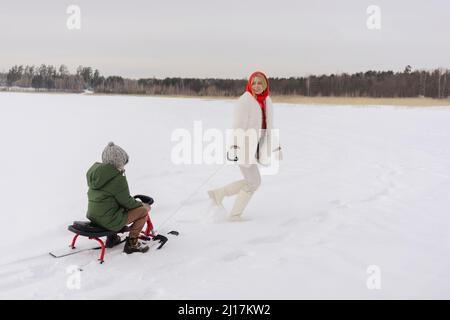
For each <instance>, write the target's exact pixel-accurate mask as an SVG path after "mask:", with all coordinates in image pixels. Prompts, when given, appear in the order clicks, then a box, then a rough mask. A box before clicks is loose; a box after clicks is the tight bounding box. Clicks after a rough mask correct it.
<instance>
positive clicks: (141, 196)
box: [133, 194, 154, 205]
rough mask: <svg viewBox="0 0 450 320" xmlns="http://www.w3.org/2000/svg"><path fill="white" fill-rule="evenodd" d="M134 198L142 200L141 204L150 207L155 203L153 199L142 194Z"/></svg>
mask: <svg viewBox="0 0 450 320" xmlns="http://www.w3.org/2000/svg"><path fill="white" fill-rule="evenodd" d="M133 198H135V199H139V200H141V202H143V203H146V204H148V205H152V204H153V202H154V201H153V198H152V197H149V196H144V195H142V194H137V195H135V196H134V197H133Z"/></svg>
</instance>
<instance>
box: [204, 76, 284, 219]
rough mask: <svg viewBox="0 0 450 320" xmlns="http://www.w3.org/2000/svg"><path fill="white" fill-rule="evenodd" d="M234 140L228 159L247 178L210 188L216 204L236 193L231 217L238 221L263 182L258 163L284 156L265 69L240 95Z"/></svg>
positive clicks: (234, 127) (251, 80)
mask: <svg viewBox="0 0 450 320" xmlns="http://www.w3.org/2000/svg"><path fill="white" fill-rule="evenodd" d="M233 129H234V130H233V131H234V134H233V144H232V146H231V147H230V150H229V151H228V153H227V157H228V160H232V161H236V162H238V163H239V168H240V170H241V172H242V175H243V176H244V179H242V180H238V181H235V182H232V183H230V184H228V185H226V186H224V187H222V188H218V189H214V190H210V191H208V195H209V197H210V198H211V199H212V200H213V201H214V202H215V204H216V205H221V204H222V200H223V198H224V197H225V196H232V195H237V197H236V200H235V203H234V205H233V208H232V209H231V212H230V217H229V218H230V220H232V221H239V220H241V219H242V218H241V217H242V213H243V212H244V209H245V207H246V206H247V204H248V202H249V201H250V199H251V197H252V195H253V194H254V192H255V191H256V190H257V189H258V187H259V186H260V184H261V174H260V172H259V169H258V163H259V164H261V165H269V164H270V161H272V160H273V159H274V158H275V159H276V160H281V158H282V155H281V148H280V146H279V144H278V142H277V139H276V138H277V137H276V136H275V131H274V130H272V129H274V127H273V105H272V100H271V99H270V97H269V82H268V80H267V77H266V76H265V74H264V73H262V72H259V71H257V72H254V73H253V74H252V75H251V76H250V77H249V79H248V83H247V90H246V92H245V93H244V94H243V95H242V96H241V97H240V98H239V99H238V101H237V104H236V107H235V109H234V114H233Z"/></svg>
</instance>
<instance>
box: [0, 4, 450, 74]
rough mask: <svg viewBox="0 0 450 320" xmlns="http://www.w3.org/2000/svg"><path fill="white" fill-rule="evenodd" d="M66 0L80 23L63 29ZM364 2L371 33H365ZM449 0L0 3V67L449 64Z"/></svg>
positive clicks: (315, 70) (271, 70) (163, 69)
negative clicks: (377, 17)
mask: <svg viewBox="0 0 450 320" xmlns="http://www.w3.org/2000/svg"><path fill="white" fill-rule="evenodd" d="M69 5H78V6H79V7H80V9H81V29H80V30H69V29H68V28H67V26H66V22H67V19H68V17H69V14H67V13H66V10H67V8H68V6H69ZM370 5H377V6H379V7H380V9H381V29H380V30H369V29H368V28H367V26H366V21H367V19H368V17H369V14H367V13H366V10H367V8H368V7H369V6H370ZM449 34H450V1H449V0H409V1H406V0H373V1H366V0H341V1H336V0H314V1H313V0H308V1H305V0H271V1H267V0H259V1H255V0H221V1H216V0H189V1H187V0H184V1H182V0H142V1H141V0H135V1H133V0H127V1H115V0H109V1H106V0H71V1H66V0H54V1H50V0H39V1H32V0H29V1H23V0H7V1H6V0H0V71H7V70H8V69H9V68H10V67H11V66H12V65H14V64H42V63H45V64H53V65H60V64H66V65H67V66H68V67H69V69H70V70H71V71H72V72H73V71H74V70H75V68H76V67H77V66H78V65H85V66H92V67H95V68H98V69H99V70H100V71H101V73H102V74H104V75H107V76H108V75H121V76H124V77H130V78H140V77H158V78H164V77H171V76H181V77H201V78H203V77H218V78H245V77H247V76H248V74H249V73H250V72H251V71H253V70H256V69H258V70H262V71H265V72H266V73H267V74H268V75H269V76H270V77H277V76H278V77H282V76H304V75H307V74H320V73H327V74H328V73H335V72H355V71H365V70H368V69H372V70H386V69H392V70H395V71H397V70H403V68H404V67H405V66H406V65H407V64H410V65H411V66H412V67H413V68H414V69H416V68H435V67H450V40H449V38H450V37H449Z"/></svg>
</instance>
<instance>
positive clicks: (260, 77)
mask: <svg viewBox="0 0 450 320" xmlns="http://www.w3.org/2000/svg"><path fill="white" fill-rule="evenodd" d="M256 79H259V80H261V82H262V84H263V90H266V89H267V81H266V79H265V78H264V77H263V76H261V75H256V76H254V77H253V79H252V83H251V84H252V85H253V84H254V83H255V82H256Z"/></svg>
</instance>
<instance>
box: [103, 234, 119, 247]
mask: <svg viewBox="0 0 450 320" xmlns="http://www.w3.org/2000/svg"><path fill="white" fill-rule="evenodd" d="M120 242H121V240H120V237H119V236H118V235H117V234H113V235H112V236H107V237H106V243H105V247H106V248H112V247H114V246H117V245H118V244H119V243H120Z"/></svg>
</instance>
